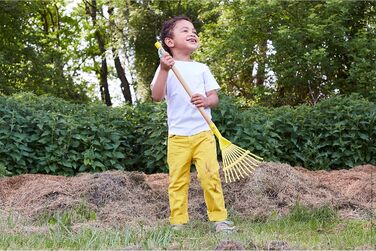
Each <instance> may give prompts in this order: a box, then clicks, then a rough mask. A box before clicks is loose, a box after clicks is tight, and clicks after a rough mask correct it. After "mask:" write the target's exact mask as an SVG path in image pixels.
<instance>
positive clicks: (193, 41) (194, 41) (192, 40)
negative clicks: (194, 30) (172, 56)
mask: <svg viewBox="0 0 376 251" xmlns="http://www.w3.org/2000/svg"><path fill="white" fill-rule="evenodd" d="M187 41H188V42H191V43H197V40H196V39H187Z"/></svg>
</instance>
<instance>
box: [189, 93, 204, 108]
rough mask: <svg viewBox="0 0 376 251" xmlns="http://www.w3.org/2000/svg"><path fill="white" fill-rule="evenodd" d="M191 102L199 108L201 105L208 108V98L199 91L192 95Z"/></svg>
mask: <svg viewBox="0 0 376 251" xmlns="http://www.w3.org/2000/svg"><path fill="white" fill-rule="evenodd" d="M191 103H192V104H194V105H195V106H196V107H197V108H200V107H203V108H206V107H207V106H208V100H207V98H206V97H205V96H203V95H201V94H198V93H195V94H193V95H192V97H191Z"/></svg>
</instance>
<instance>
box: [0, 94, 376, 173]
mask: <svg viewBox="0 0 376 251" xmlns="http://www.w3.org/2000/svg"><path fill="white" fill-rule="evenodd" d="M213 120H214V122H215V123H216V124H217V126H218V128H219V130H220V131H221V133H222V134H223V136H224V137H226V138H228V139H229V140H230V141H232V142H233V143H234V144H236V145H239V146H241V147H242V148H245V149H248V150H250V151H251V152H253V153H255V154H257V155H259V156H261V157H263V158H265V159H266V160H268V161H275V162H283V163H289V164H290V165H294V166H295V165H299V166H303V167H306V168H309V169H312V170H316V169H335V168H351V167H353V166H355V165H358V164H363V163H371V164H376V157H375V156H376V135H375V134H376V129H375V128H376V106H375V103H373V102H370V101H367V100H365V99H363V98H361V97H360V96H356V95H353V96H351V97H340V96H339V97H333V98H330V99H327V100H324V101H322V102H321V103H319V104H318V105H316V106H313V107H312V106H306V105H303V106H299V107H296V108H291V107H279V108H264V107H255V106H252V107H249V106H248V105H247V104H246V103H245V102H242V101H241V100H237V99H234V98H230V97H227V96H221V103H220V106H219V107H218V108H215V109H213ZM166 138H167V122H166V104H165V103H163V102H162V103H159V104H156V103H142V104H138V105H137V106H129V105H124V106H121V107H116V108H109V107H106V106H105V105H103V104H97V103H94V104H91V105H81V104H72V103H69V102H66V101H63V100H61V99H58V98H53V97H48V96H35V95H33V94H30V93H22V94H17V95H15V96H10V97H4V96H2V97H0V166H1V167H4V168H3V169H4V170H3V171H2V172H3V173H4V174H5V173H7V174H9V172H10V173H12V174H21V173H50V174H63V175H74V174H76V173H78V172H91V171H105V170H109V169H119V170H129V171H134V170H137V171H143V172H146V173H155V172H165V171H167V166H166V151H167V147H166ZM218 155H219V156H220V152H218ZM5 167H6V169H5ZM5 171H6V172H5Z"/></svg>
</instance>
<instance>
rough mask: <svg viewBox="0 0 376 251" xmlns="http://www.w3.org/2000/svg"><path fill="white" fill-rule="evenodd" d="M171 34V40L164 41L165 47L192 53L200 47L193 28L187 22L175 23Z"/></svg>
mask: <svg viewBox="0 0 376 251" xmlns="http://www.w3.org/2000/svg"><path fill="white" fill-rule="evenodd" d="M172 34H173V35H172V38H166V39H165V43H166V45H167V46H168V47H170V48H171V49H174V50H177V49H178V50H179V49H180V50H188V51H189V52H191V53H192V52H194V51H195V50H197V48H198V47H199V45H200V39H199V38H198V36H197V32H196V29H195V27H194V26H193V24H192V23H191V22H189V21H187V20H179V21H177V22H176V24H175V27H174V29H173V30H172Z"/></svg>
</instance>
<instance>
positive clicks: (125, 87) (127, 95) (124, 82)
mask: <svg viewBox="0 0 376 251" xmlns="http://www.w3.org/2000/svg"><path fill="white" fill-rule="evenodd" d="M114 61H115V68H116V73H117V75H118V77H119V79H120V81H121V84H120V88H121V92H122V93H123V96H124V99H125V101H126V102H127V103H129V104H132V95H131V89H130V87H129V82H128V79H127V76H125V71H124V68H123V66H122V65H121V62H120V58H119V56H116V57H115V58H114Z"/></svg>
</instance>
